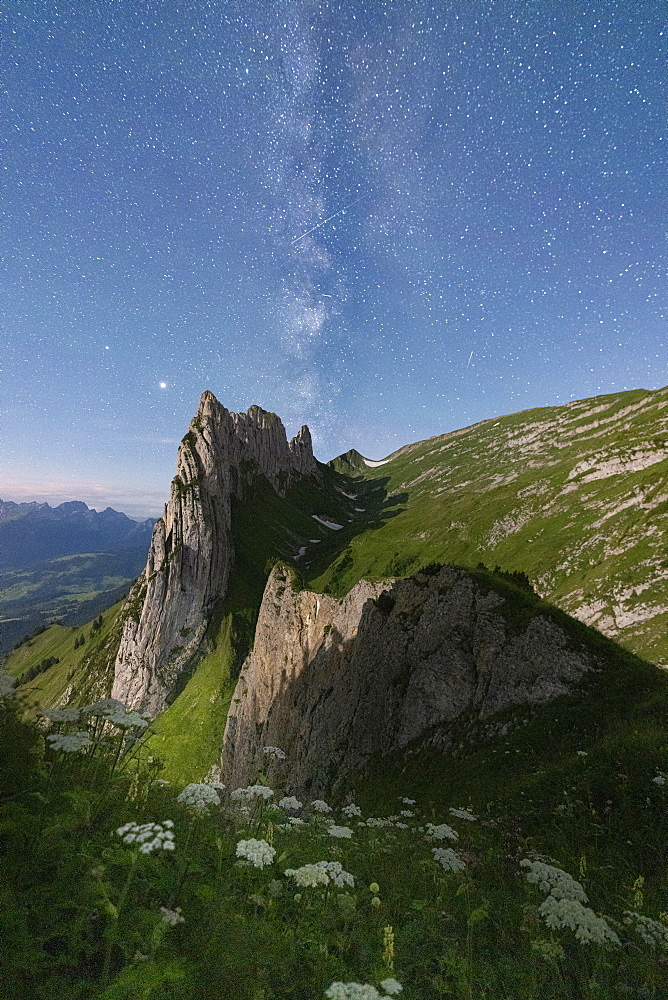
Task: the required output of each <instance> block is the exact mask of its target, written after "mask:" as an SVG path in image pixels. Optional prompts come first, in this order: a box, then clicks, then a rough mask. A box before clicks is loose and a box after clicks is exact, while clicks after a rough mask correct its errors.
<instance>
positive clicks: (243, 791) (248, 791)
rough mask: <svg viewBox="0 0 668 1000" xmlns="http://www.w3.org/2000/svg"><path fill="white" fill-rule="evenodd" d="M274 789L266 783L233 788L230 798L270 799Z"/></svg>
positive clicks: (243, 799) (244, 799)
mask: <svg viewBox="0 0 668 1000" xmlns="http://www.w3.org/2000/svg"><path fill="white" fill-rule="evenodd" d="M273 794H274V791H273V789H272V788H268V787H267V785H249V786H248V787H247V788H235V789H234V791H233V792H232V795H231V798H232V799H233V800H234V801H235V802H244V803H245V802H252V800H253V799H265V800H266V799H270V798H271V797H272V795H273Z"/></svg>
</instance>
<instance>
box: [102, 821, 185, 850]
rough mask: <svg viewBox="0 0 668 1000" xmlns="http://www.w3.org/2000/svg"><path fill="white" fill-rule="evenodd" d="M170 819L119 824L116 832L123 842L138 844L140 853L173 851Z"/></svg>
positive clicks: (172, 824)
mask: <svg viewBox="0 0 668 1000" xmlns="http://www.w3.org/2000/svg"><path fill="white" fill-rule="evenodd" d="M173 826H174V823H173V822H172V820H171V819H165V820H163V821H162V823H142V824H139V823H126V824H125V825H124V826H119V828H118V829H117V830H116V833H117V834H118V836H119V837H121V838H122V839H123V843H124V844H138V845H139V853H140V854H152V853H153V851H161V850H162V851H173V850H174V846H175V845H174V833H173V830H172V827H173Z"/></svg>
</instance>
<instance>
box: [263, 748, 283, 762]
mask: <svg viewBox="0 0 668 1000" xmlns="http://www.w3.org/2000/svg"><path fill="white" fill-rule="evenodd" d="M263 753H265V754H266V755H267V756H268V757H271V758H272V760H285V753H284V752H283V750H281V748H280V747H263Z"/></svg>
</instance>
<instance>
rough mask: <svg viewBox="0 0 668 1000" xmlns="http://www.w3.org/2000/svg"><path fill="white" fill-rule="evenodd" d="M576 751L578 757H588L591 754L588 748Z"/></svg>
mask: <svg viewBox="0 0 668 1000" xmlns="http://www.w3.org/2000/svg"><path fill="white" fill-rule="evenodd" d="M575 753H576V754H577V756H578V757H588V756H589V754H588V753H587V751H586V750H576V751H575Z"/></svg>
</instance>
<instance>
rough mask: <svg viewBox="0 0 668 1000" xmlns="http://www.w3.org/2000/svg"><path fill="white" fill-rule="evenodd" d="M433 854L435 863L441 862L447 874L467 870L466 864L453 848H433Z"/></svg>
mask: <svg viewBox="0 0 668 1000" xmlns="http://www.w3.org/2000/svg"><path fill="white" fill-rule="evenodd" d="M431 853H432V854H433V855H434V861H440V862H441V864H442V865H443V867H444V868H445V870H446V872H460V871H463V870H464V868H466V864H465V863H464V862H463V861H462V859H461V858H460V857H459V855H458V854H457V853H456V852H455V851H453V850H452V848H451V847H432V849H431Z"/></svg>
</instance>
